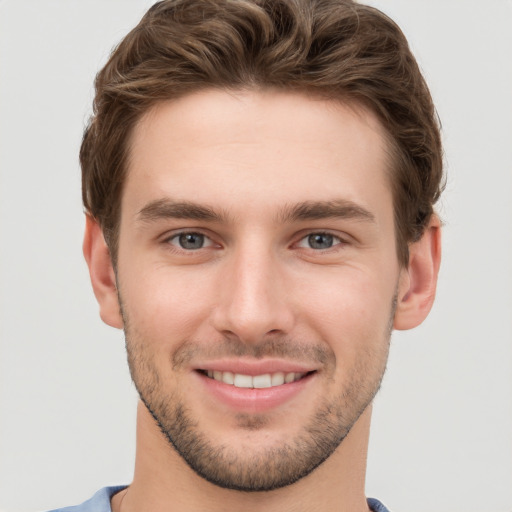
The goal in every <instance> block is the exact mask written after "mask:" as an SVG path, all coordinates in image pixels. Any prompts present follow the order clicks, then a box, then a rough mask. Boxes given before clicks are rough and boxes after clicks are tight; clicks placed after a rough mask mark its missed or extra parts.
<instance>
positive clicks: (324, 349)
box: [172, 337, 336, 370]
mask: <svg viewBox="0 0 512 512" xmlns="http://www.w3.org/2000/svg"><path fill="white" fill-rule="evenodd" d="M232 357H247V358H254V359H263V358H265V357H270V358H271V357H275V358H283V359H288V360H291V361H296V362H303V363H317V364H320V365H322V366H326V365H330V364H335V361H336V357H335V355H334V352H333V351H332V349H331V348H330V347H329V346H328V345H327V344H323V343H305V342H301V341H297V340H292V339H290V338H288V337H279V338H269V339H264V340H262V341H261V342H259V343H244V342H243V341H240V340H238V339H233V338H224V339H222V340H216V341H212V342H207V343H204V342H203V343H199V342H195V341H185V342H184V343H182V344H181V345H180V346H179V347H178V348H177V349H176V351H175V352H174V354H173V355H172V367H173V370H178V369H180V368H184V367H186V366H189V365H190V363H192V362H193V361H194V360H197V359H222V358H232Z"/></svg>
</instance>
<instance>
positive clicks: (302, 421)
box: [117, 91, 400, 490]
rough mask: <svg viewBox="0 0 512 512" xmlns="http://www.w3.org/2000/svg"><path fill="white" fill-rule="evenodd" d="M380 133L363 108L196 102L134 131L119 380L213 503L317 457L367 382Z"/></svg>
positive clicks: (347, 423) (121, 273)
mask: <svg viewBox="0 0 512 512" xmlns="http://www.w3.org/2000/svg"><path fill="white" fill-rule="evenodd" d="M386 155H387V153H386V143H385V137H384V133H383V129H382V128H381V126H380V125H379V123H378V121H377V120H376V119H375V118H374V116H373V115H371V114H370V113H368V112H366V111H365V110H363V109H362V108H355V107H354V108H350V107H347V106H343V105H340V104H338V103H334V102H328V101H323V100H316V99H310V98H307V97H306V96H303V95H299V94H290V93H280V92H244V93H229V94H228V93H226V92H220V91H206V92H201V93H196V94H193V95H190V96H187V97H184V98H182V99H180V100H177V101H173V102H168V103H164V104H160V105H159V106H157V107H156V108H154V109H153V110H152V111H151V112H149V113H148V114H147V115H146V116H145V117H144V118H143V119H142V120H141V121H140V122H139V124H138V125H137V127H136V129H135V132H134V134H133V137H132V140H131V159H130V167H129V173H128V177H127V181H126V184H125V188H124V192H123V199H122V210H121V225H120V232H119V253H118V254H119V259H118V268H117V284H118V291H119V299H120V302H121V309H122V314H123V321H124V327H125V332H126V344H127V349H128V356H129V364H130V370H131V373H132V377H133V380H134V382H135V385H136V387H137V389H138V391H139V393H140V396H141V399H142V400H143V402H144V404H145V405H146V407H147V408H148V410H149V411H150V412H151V414H152V415H153V417H154V419H155V421H156V422H157V424H158V425H159V427H160V429H161V430H162V432H164V434H165V435H166V437H167V439H168V440H169V442H170V444H171V445H172V447H173V448H170V449H171V450H175V451H176V452H177V453H179V454H180V456H181V457H183V459H184V460H185V461H186V462H187V463H188V465H189V466H190V467H191V468H192V469H194V470H195V471H196V473H198V474H199V475H201V476H202V477H204V478H206V479H207V480H209V481H210V482H213V483H215V484H217V485H219V486H222V487H227V488H232V489H239V490H270V489H274V488H278V487H282V486H285V485H288V484H290V483H292V482H294V481H296V480H298V479H300V478H302V477H304V476H306V475H307V474H309V473H310V472H311V471H313V470H314V469H315V468H316V467H317V466H318V465H319V464H321V463H322V462H323V461H324V460H325V459H326V458H327V457H329V456H330V455H331V454H332V453H333V452H334V451H335V450H336V449H337V447H338V445H339V444H340V443H341V442H342V440H343V439H344V438H345V436H346V435H347V433H348V432H349V431H350V429H351V427H352V426H353V425H354V423H355V422H356V421H357V420H358V418H359V417H360V415H361V414H362V412H363V411H364V410H365V409H366V408H367V407H368V405H369V404H370V402H371V400H372V399H373V397H374V395H375V393H376V391H377V389H378V387H379V385H380V382H381V379H382V376H383V373H384V369H385V365H386V360H387V355H388V345H389V337H390V332H391V326H392V323H393V316H394V303H395V301H396V296H397V293H398V292H399V282H400V267H399V264H398V261H397V256H396V247H395V233H394V226H393V205H392V197H391V189H390V184H389V181H388V180H389V176H388V172H387V167H388V163H387V156H386Z"/></svg>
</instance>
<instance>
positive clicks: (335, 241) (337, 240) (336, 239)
mask: <svg viewBox="0 0 512 512" xmlns="http://www.w3.org/2000/svg"><path fill="white" fill-rule="evenodd" d="M192 235H195V236H197V237H202V241H203V243H204V242H207V245H201V247H197V248H195V249H194V248H185V247H182V246H181V244H180V243H179V239H180V237H183V236H192ZM312 237H324V238H325V237H326V238H328V239H329V238H330V239H332V240H331V242H332V245H331V246H329V247H326V248H314V247H311V242H312ZM173 240H177V241H178V242H177V243H176V244H173V243H172V241H173ZM163 242H164V243H165V244H167V245H168V246H169V247H170V248H172V249H173V250H176V251H180V252H183V253H195V252H197V251H199V250H201V249H207V248H209V247H212V246H214V245H215V242H214V241H213V240H212V238H211V237H209V236H208V235H206V234H204V233H201V232H200V231H180V232H178V233H174V234H172V235H171V236H169V237H167V238H165V240H164V241H163ZM303 242H305V243H306V244H307V243H309V244H310V245H309V246H307V247H306V246H301V245H300V244H301V243H303ZM344 245H347V241H346V240H344V239H343V238H341V237H340V236H338V235H335V234H333V233H330V232H329V231H311V232H309V233H307V234H305V235H304V236H302V237H301V238H300V239H299V240H298V242H296V243H294V244H293V246H296V247H298V248H301V249H306V250H308V249H309V250H312V251H314V252H318V253H323V252H326V251H330V250H333V249H334V250H335V249H336V247H337V246H344ZM219 247H220V246H219Z"/></svg>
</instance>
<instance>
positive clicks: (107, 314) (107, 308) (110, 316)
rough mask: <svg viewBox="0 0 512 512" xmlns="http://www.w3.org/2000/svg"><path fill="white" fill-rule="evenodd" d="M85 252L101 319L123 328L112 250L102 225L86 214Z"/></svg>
mask: <svg viewBox="0 0 512 512" xmlns="http://www.w3.org/2000/svg"><path fill="white" fill-rule="evenodd" d="M83 252H84V257H85V260H86V262H87V266H88V267H89V275H90V277H91V284H92V287H93V290H94V295H95V296H96V300H97V301H98V304H99V306H100V316H101V319H102V320H103V321H104V322H105V323H106V324H108V325H110V326H112V327H117V328H118V329H122V328H123V319H122V316H121V311H120V307H119V298H118V294H117V286H116V278H115V273H114V268H113V267H112V260H111V258H110V251H109V249H108V247H107V244H106V243H105V239H104V237H103V232H102V230H101V227H100V226H99V224H98V223H97V222H96V221H95V220H94V219H93V218H92V217H91V216H90V215H86V224H85V234H84V243H83Z"/></svg>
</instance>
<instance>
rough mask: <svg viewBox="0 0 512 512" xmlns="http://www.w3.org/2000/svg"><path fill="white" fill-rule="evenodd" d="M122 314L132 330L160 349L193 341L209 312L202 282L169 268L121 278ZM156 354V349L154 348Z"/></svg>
mask: <svg viewBox="0 0 512 512" xmlns="http://www.w3.org/2000/svg"><path fill="white" fill-rule="evenodd" d="M120 288H121V299H122V303H123V310H124V313H125V315H126V317H127V318H128V320H129V322H130V327H131V328H132V330H136V332H137V333H138V336H143V337H144V338H145V340H144V341H145V342H146V343H148V344H158V345H160V347H159V348H160V349H162V350H164V349H165V347H167V348H168V347H169V345H173V344H175V343H176V342H177V340H183V339H184V338H187V339H190V338H194V336H195V335H196V330H198V329H199V328H200V325H201V322H202V321H204V319H205V315H207V314H208V310H209V306H208V304H209V302H208V300H209V298H208V297H209V295H208V292H207V287H206V286H205V281H204V280H202V279H200V278H197V279H191V278H190V275H189V274H186V273H180V272H178V271H176V270H171V269H168V268H160V269H158V268H157V269H153V270H152V271H148V272H141V273H139V274H137V275H133V276H132V277H130V276H126V277H125V276H120ZM156 350H158V348H156Z"/></svg>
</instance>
